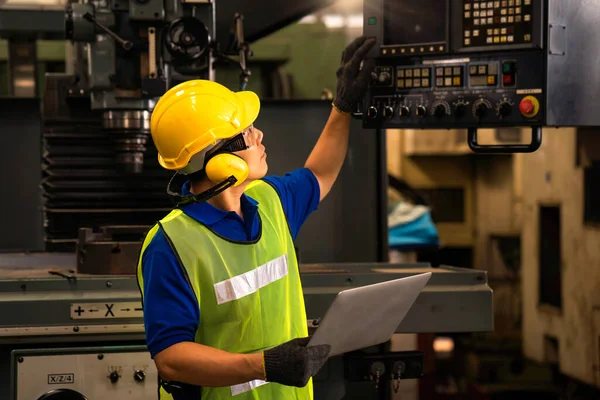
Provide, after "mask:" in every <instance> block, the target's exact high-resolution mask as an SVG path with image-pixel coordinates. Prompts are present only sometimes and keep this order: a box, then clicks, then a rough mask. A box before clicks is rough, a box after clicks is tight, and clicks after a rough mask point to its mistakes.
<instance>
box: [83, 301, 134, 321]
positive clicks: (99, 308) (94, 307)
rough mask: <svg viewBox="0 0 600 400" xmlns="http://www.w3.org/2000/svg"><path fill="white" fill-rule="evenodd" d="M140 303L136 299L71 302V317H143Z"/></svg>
mask: <svg viewBox="0 0 600 400" xmlns="http://www.w3.org/2000/svg"><path fill="white" fill-rule="evenodd" d="M143 316H144V310H143V309H142V304H141V303H140V302H137V301H129V302H121V303H71V319H113V318H143Z"/></svg>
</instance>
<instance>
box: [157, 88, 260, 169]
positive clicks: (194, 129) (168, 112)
mask: <svg viewBox="0 0 600 400" xmlns="http://www.w3.org/2000/svg"><path fill="white" fill-rule="evenodd" d="M259 111H260V100H259V98H258V96H257V95H256V94H255V93H254V92H250V91H243V92H237V93H234V92H232V91H231V90H229V89H228V88H226V87H225V86H223V85H221V84H219V83H216V82H213V81H208V80H203V79H197V80H190V81H186V82H183V83H181V84H179V85H177V86H174V87H173V88H171V89H169V90H168V91H167V92H166V93H165V94H164V95H163V96H162V97H161V98H160V100H159V101H158V103H156V106H155V107H154V111H153V112H152V118H151V120H150V130H151V134H152V140H153V141H154V145H155V146H156V149H157V150H158V162H159V163H160V165H161V166H162V167H163V168H166V169H169V170H181V169H183V168H185V167H186V166H187V165H188V163H189V162H190V159H191V158H192V156H194V155H195V154H198V153H200V152H201V151H203V150H205V149H208V148H210V147H212V146H214V145H215V144H217V142H218V141H219V140H222V139H228V138H230V137H232V136H234V135H236V134H237V133H239V132H240V131H242V130H244V129H245V128H247V127H248V126H250V125H251V124H252V123H254V121H255V120H256V118H257V117H258V113H259ZM200 169H201V168H200ZM190 172H193V171H190Z"/></svg>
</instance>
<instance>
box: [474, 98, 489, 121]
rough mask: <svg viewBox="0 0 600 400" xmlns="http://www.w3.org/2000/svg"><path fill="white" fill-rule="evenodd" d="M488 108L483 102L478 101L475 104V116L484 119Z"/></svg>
mask: <svg viewBox="0 0 600 400" xmlns="http://www.w3.org/2000/svg"><path fill="white" fill-rule="evenodd" d="M489 108H490V107H489V106H488V105H487V104H486V102H485V101H483V100H481V101H478V102H477V103H475V116H476V117H479V118H482V117H485V115H486V114H487V111H488V109H489Z"/></svg>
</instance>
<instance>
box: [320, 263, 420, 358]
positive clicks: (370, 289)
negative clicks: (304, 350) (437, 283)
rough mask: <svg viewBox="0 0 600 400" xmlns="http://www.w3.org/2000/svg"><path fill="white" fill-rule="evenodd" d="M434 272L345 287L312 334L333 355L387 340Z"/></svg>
mask: <svg viewBox="0 0 600 400" xmlns="http://www.w3.org/2000/svg"><path fill="white" fill-rule="evenodd" d="M430 278H431V272H427V273H423V274H418V275H413V276H409V277H406V278H400V279H394V280H391V281H386V282H380V283H376V284H373V285H368V286H362V287H358V288H353V289H348V290H343V291H341V292H340V293H338V295H337V296H336V298H335V300H334V301H333V303H332V304H331V307H329V309H328V310H327V312H326V313H325V316H324V317H323V319H322V320H321V322H320V323H319V326H318V328H317V330H316V331H315V333H314V335H313V336H312V337H311V339H310V342H309V344H308V345H309V346H316V345H320V344H328V345H330V346H331V353H330V354H329V356H330V357H333V356H336V355H339V354H344V353H348V352H351V351H355V350H360V349H364V348H366V347H370V346H376V345H378V344H381V343H384V342H387V341H388V340H390V338H391V337H392V335H393V334H394V333H395V331H396V329H397V328H398V325H400V322H402V320H403V319H404V317H405V316H406V314H407V313H408V310H410V308H411V307H412V305H413V303H414V302H415V300H416V299H417V297H418V296H419V293H421V290H422V289H423V287H425V285H426V284H427V282H428V281H429V279H430Z"/></svg>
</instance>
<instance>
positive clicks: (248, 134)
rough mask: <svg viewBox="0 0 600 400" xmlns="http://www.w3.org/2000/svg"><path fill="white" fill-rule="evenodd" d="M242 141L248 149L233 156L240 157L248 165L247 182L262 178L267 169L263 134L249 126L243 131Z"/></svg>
mask: <svg viewBox="0 0 600 400" xmlns="http://www.w3.org/2000/svg"><path fill="white" fill-rule="evenodd" d="M244 139H245V141H246V145H247V146H249V147H250V148H249V149H246V150H243V151H238V152H236V153H235V154H237V155H238V156H240V157H241V158H242V159H243V160H244V161H246V163H247V164H248V169H249V174H248V178H247V179H248V181H253V180H257V179H261V178H263V177H264V176H265V175H266V174H267V171H268V169H269V167H268V165H267V153H266V152H265V146H264V145H263V144H262V139H263V133H262V131H261V130H260V129H258V128H256V127H255V126H250V127H249V128H248V129H246V130H245V134H244Z"/></svg>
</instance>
